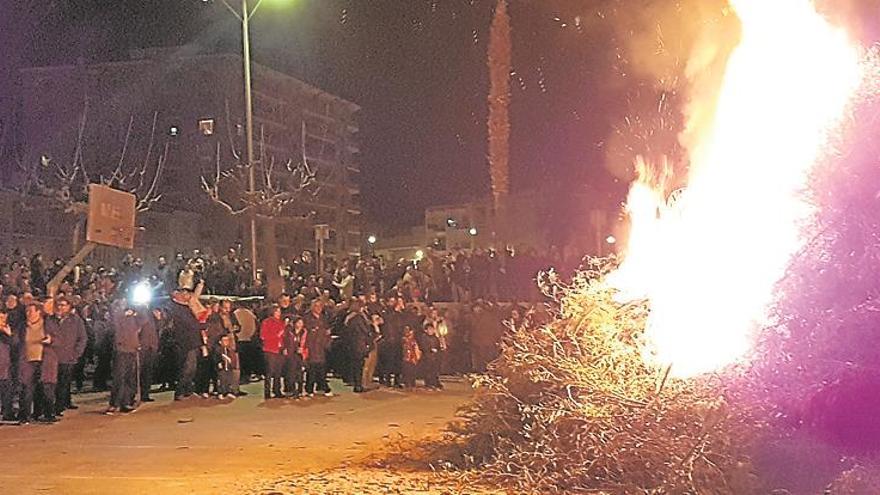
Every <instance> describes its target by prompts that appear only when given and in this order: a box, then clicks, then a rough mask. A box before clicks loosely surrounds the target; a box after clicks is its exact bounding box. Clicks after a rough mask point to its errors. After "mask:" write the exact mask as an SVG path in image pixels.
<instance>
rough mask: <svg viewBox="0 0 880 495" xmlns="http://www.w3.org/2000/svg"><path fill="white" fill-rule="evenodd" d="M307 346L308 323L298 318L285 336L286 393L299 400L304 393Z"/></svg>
mask: <svg viewBox="0 0 880 495" xmlns="http://www.w3.org/2000/svg"><path fill="white" fill-rule="evenodd" d="M305 346H306V323H305V321H304V320H303V319H302V318H300V317H297V318H295V319H294V320H293V323H292V324H290V325H287V331H286V332H285V334H284V351H283V353H284V389H285V390H284V392H285V395H287V396H288V397H293V398H299V397H300V396H301V395H302V393H303V385H304V383H303V349H304V348H305Z"/></svg>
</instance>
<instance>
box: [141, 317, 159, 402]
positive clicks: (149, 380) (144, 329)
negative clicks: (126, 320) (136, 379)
mask: <svg viewBox="0 0 880 495" xmlns="http://www.w3.org/2000/svg"><path fill="white" fill-rule="evenodd" d="M138 317H139V320H140V321H139V323H140V351H139V352H140V355H139V363H140V370H139V371H140V393H141V402H153V398H152V397H150V389H151V388H152V387H153V372H154V370H155V367H156V356H158V354H159V319H160V318H162V312H161V311H151V310H149V309H147V308H143V309H142V311H139V312H138Z"/></svg>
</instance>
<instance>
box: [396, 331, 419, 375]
mask: <svg viewBox="0 0 880 495" xmlns="http://www.w3.org/2000/svg"><path fill="white" fill-rule="evenodd" d="M401 347H402V352H403V362H402V368H403V369H402V379H401V380H402V382H403V386H404V387H406V388H415V386H416V375H418V370H419V362H420V361H421V360H422V350H421V349H420V348H419V343H418V341H417V340H416V333H415V332H414V331H413V329H412V328H411V327H410V326H409V325H407V326H406V327H404V329H403V339H402V344H401Z"/></svg>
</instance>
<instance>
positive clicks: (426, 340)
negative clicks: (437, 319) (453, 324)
mask: <svg viewBox="0 0 880 495" xmlns="http://www.w3.org/2000/svg"><path fill="white" fill-rule="evenodd" d="M420 344H421V346H420V347H421V348H422V355H423V356H424V359H422V376H424V377H425V386H426V387H428V388H430V389H434V390H440V389H442V388H443V385H441V384H440V362H441V352H442V350H443V348H442V346H441V344H440V337H438V336H437V329H436V328H435V327H434V323H433V322H431V321H428V322H425V334H424V335H422V339H421V342H420Z"/></svg>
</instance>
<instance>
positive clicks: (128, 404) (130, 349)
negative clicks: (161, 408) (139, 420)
mask: <svg viewBox="0 0 880 495" xmlns="http://www.w3.org/2000/svg"><path fill="white" fill-rule="evenodd" d="M112 316H113V388H112V389H111V392H110V407H109V408H108V409H107V411H106V414H113V413H115V412H117V411H122V412H131V411H134V409H135V407H136V403H135V400H136V398H137V396H138V390H137V388H138V369H137V359H138V350H139V348H140V337H139V334H140V330H141V322H140V318H139V317H138V314H137V313H136V312H135V311H134V310H133V309H131V308H129V307H127V304H126V303H125V301H124V300H120V301H117V302H115V303H114V308H113V310H112Z"/></svg>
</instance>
